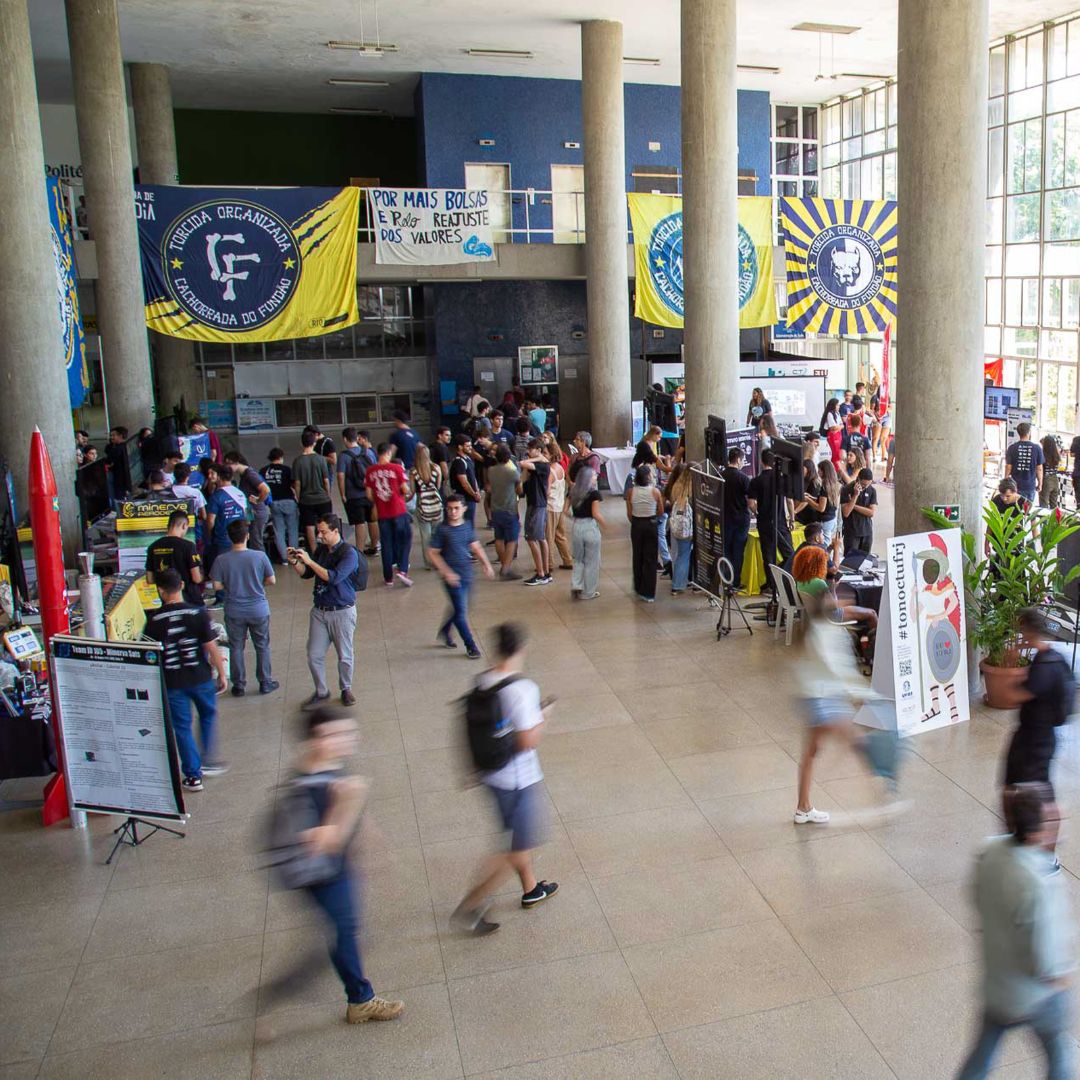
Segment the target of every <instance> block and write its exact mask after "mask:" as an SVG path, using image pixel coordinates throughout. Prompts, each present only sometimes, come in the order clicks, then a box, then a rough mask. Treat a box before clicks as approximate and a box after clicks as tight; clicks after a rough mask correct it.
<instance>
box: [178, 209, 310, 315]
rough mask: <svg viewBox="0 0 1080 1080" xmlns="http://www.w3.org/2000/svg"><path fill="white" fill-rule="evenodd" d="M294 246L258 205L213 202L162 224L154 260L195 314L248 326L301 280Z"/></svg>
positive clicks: (273, 309)
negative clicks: (157, 256)
mask: <svg viewBox="0 0 1080 1080" xmlns="http://www.w3.org/2000/svg"><path fill="white" fill-rule="evenodd" d="M302 262H303V260H302V258H301V255H300V246H299V244H297V242H296V237H295V236H294V235H293V232H292V229H291V228H290V227H289V224H288V222H286V221H285V220H284V219H283V218H281V217H279V216H278V215H277V214H275V213H274V212H273V211H272V210H268V209H267V208H266V207H265V206H256V205H254V204H251V203H244V202H240V201H238V200H237V201H229V202H224V201H213V202H206V203H202V204H200V205H198V206H195V207H192V208H191V209H190V210H189V211H187V212H186V213H184V214H183V215H182V216H180V217H178V218H177V219H176V220H175V221H173V223H172V224H171V225H170V226H169V227H168V228H167V229H166V230H165V234H164V236H163V238H162V242H161V265H162V267H163V268H164V270H165V281H166V284H167V285H168V288H169V292H170V293H171V294H172V297H173V299H175V300H176V302H177V303H178V304H179V305H180V306H181V307H182V308H183V309H184V310H185V311H186V312H187V313H188V314H189V315H190V316H192V318H194V319H198V320H199V321H200V322H209V323H211V324H213V325H216V326H219V327H221V328H223V329H230V328H235V329H238V330H254V329H257V328H258V327H260V326H265V325H266V323H268V322H270V321H271V320H272V319H274V318H275V317H276V316H277V315H278V314H279V313H280V312H281V311H282V309H283V308H284V307H285V305H286V304H288V302H289V299H290V298H291V297H292V295H293V292H294V291H295V289H296V285H297V282H298V281H299V280H300V271H301V266H302Z"/></svg>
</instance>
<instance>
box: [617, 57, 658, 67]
mask: <svg viewBox="0 0 1080 1080" xmlns="http://www.w3.org/2000/svg"><path fill="white" fill-rule="evenodd" d="M622 62H623V63H624V64H644V65H645V66H646V67H659V66H660V57H659V56H624V57H623V58H622Z"/></svg>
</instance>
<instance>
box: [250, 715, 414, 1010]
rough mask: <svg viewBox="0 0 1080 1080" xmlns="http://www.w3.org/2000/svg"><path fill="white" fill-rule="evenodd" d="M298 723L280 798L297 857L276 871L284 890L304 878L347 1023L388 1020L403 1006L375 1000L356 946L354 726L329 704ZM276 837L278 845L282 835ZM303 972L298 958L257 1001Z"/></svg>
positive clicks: (362, 790)
mask: <svg viewBox="0 0 1080 1080" xmlns="http://www.w3.org/2000/svg"><path fill="white" fill-rule="evenodd" d="M301 723H302V724H303V729H302V730H303V734H302V741H301V743H300V752H299V755H298V757H297V762H296V767H295V770H294V772H293V774H292V776H291V777H290V779H289V781H288V782H287V784H286V785H285V788H284V790H283V791H282V792H281V793H280V794H279V800H282V802H283V806H286V807H287V808H288V809H287V810H286V811H285V816H287V817H288V819H289V822H288V824H289V828H286V829H285V830H284V831H285V832H289V831H293V830H295V831H293V835H292V837H291V838H286V839H295V840H296V841H298V843H296V844H291V845H289V847H290V849H291V850H297V851H298V854H296V855H294V856H293V857H292V858H291V859H290V860H289V863H288V864H286V865H284V866H283V869H284V870H285V871H286V873H285V874H283V880H284V881H285V883H286V884H293V882H294V881H296V880H304V881H305V882H306V883H305V884H303V885H302V886H300V887H301V888H302V889H303V891H304V892H305V893H306V894H307V896H308V898H309V899H310V900H311V901H312V902H313V903H314V904H315V905H316V906H317V907H318V908H319V909H320V910H321V911H322V912H323V914H324V915H325V916H326V918H327V920H328V922H329V923H330V925H331V927H332V928H333V937H332V938H331V940H330V943H329V945H330V960H331V962H332V963H333V965H334V970H335V971H336V972H337V973H338V977H339V978H340V979H341V981H342V983H343V984H344V986H345V999H346V1001H347V1005H346V1009H345V1020H346V1023H349V1024H363V1023H366V1022H367V1021H368V1020H394V1019H396V1018H397V1017H399V1016H400V1015H401V1014H402V1012H403V1011H404V1010H405V1003H404V1002H403V1001H388V1000H386V999H385V998H381V997H379V996H378V995H376V993H375V991H374V989H373V988H372V986H371V983H370V982H369V981H368V979H367V976H366V975H365V974H364V968H363V963H362V961H361V957H360V947H359V943H358V934H359V933H360V914H359V905H358V897H357V887H356V883H355V881H354V880H353V874H352V869H351V866H350V861H349V849H350V847H351V846H352V843H353V840H354V839H355V837H356V834H357V832H358V828H359V825H360V816H361V813H362V812H363V809H364V802H365V800H366V797H367V792H368V787H367V784H366V783H365V781H364V780H362V779H361V778H360V777H359V776H354V775H351V774H350V773H349V771H348V768H347V766H348V761H349V759H350V758H351V757H352V756H353V755H354V754H355V753H356V742H357V739H356V724H355V722H354V721H353V720H352V719H351V718H350V717H349V715H348V714H347V713H345V712H344V711H343V710H340V709H337V708H333V707H330V706H321V707H320V708H317V709H315V710H313V711H311V712H308V713H306V714H304V716H303V718H302V720H301ZM277 813H278V811H277V810H275V815H277ZM276 839H277V840H278V841H279V842H280V840H281V839H282V837H281V836H280V835H279V836H278V837H276ZM301 861H302V862H303V864H304V865H302V866H301V865H300V863H301ZM290 872H291V873H292V874H293V876H292V877H290V876H289V874H290ZM310 968H311V963H310V961H308V960H305V962H304V963H303V964H302V965H301V966H300V967H298V968H297V969H295V970H293V971H291V972H289V973H287V974H286V975H284V976H282V977H281V978H279V979H277V980H276V981H275V982H274V983H272V984H271V985H270V986H269V987H265V988H264V989H263V992H262V997H263V999H264V1001H265V1000H266V999H273V998H277V997H281V996H283V995H284V994H286V993H288V992H289V991H290V990H291V989H292V988H293V987H295V986H296V985H297V984H299V983H301V982H303V981H306V976H308V975H309V974H313V972H311V971H310Z"/></svg>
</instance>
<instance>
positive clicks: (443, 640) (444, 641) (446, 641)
mask: <svg viewBox="0 0 1080 1080" xmlns="http://www.w3.org/2000/svg"><path fill="white" fill-rule="evenodd" d="M435 640H436V641H437V642H438V643H439V644H440V645H441V646H442V647H443V648H444V649H456V648H457V642H456V641H451V640H450V635H449V634H436V635H435Z"/></svg>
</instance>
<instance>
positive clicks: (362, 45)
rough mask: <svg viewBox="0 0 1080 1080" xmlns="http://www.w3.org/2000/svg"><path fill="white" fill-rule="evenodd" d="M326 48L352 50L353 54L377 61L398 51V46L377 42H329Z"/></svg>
mask: <svg viewBox="0 0 1080 1080" xmlns="http://www.w3.org/2000/svg"><path fill="white" fill-rule="evenodd" d="M326 47H327V48H328V49H350V50H352V51H353V52H358V53H359V54H360V55H361V56H369V57H373V58H376V59H377V58H378V57H380V56H385V55H386V54H387V53H396V52H397V51H398V47H397V46H396V45H387V44H386V43H385V42H375V41H328V42H327V43H326Z"/></svg>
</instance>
